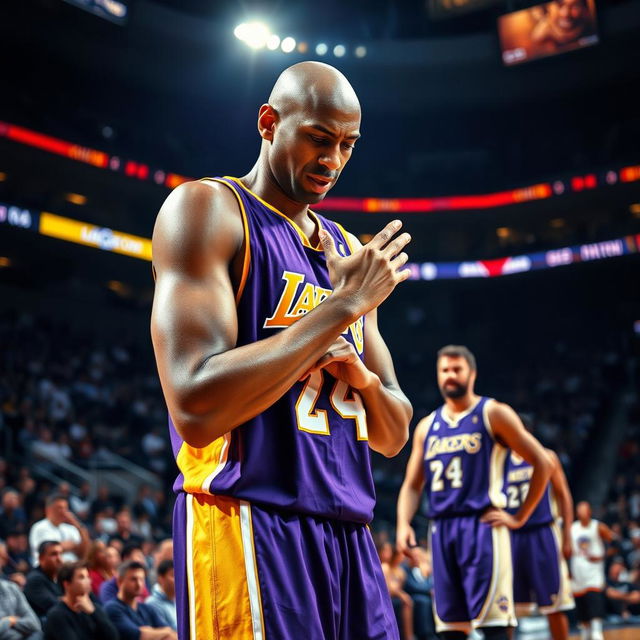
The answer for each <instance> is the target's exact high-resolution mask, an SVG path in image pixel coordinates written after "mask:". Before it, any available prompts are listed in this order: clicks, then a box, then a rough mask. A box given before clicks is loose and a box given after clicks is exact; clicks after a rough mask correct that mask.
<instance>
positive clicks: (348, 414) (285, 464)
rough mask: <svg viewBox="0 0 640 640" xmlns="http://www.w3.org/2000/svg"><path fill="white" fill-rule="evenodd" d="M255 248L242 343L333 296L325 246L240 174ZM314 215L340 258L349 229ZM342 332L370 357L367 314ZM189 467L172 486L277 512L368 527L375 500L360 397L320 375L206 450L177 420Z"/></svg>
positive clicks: (235, 184) (179, 452) (244, 299)
mask: <svg viewBox="0 0 640 640" xmlns="http://www.w3.org/2000/svg"><path fill="white" fill-rule="evenodd" d="M216 180H217V181H218V182H221V183H224V184H226V185H227V186H228V187H229V188H230V189H231V190H232V191H233V192H234V194H235V196H236V198H237V200H238V204H239V206H240V209H241V212H242V217H243V223H244V227H245V238H246V244H247V251H246V254H245V265H244V276H243V281H242V283H241V285H240V291H239V292H238V300H237V313H238V342H237V346H242V345H244V344H249V343H252V342H256V341H258V340H262V339H265V338H268V337H269V336H272V335H274V333H276V332H279V331H282V330H283V329H285V328H286V327H288V326H290V325H291V324H293V322H295V321H296V320H297V319H299V318H300V317H301V316H302V315H304V314H305V313H307V312H308V311H310V310H312V309H313V308H314V307H316V306H317V305H318V304H321V303H322V301H323V300H324V299H325V298H327V297H328V296H329V295H330V294H331V282H330V280H329V275H328V270H327V265H326V260H325V256H324V253H323V251H322V249H320V248H316V247H312V246H311V244H310V243H309V241H308V239H307V238H306V236H305V235H304V233H303V232H302V230H301V229H300V228H299V227H298V226H297V225H296V224H295V223H293V222H292V221H291V220H290V219H289V218H287V217H286V216H285V215H284V214H282V213H281V212H279V211H278V210H277V209H275V208H274V207H272V206H271V205H269V204H268V203H266V202H264V201H263V200H262V199H261V198H259V197H258V196H257V195H256V194H254V193H252V192H251V191H249V190H248V189H246V188H245V187H244V185H242V184H241V182H240V181H239V180H237V179H235V178H217V179H216ZM311 215H313V216H314V217H315V218H316V220H317V223H318V224H319V225H320V226H321V227H322V228H323V229H325V230H326V231H328V232H329V233H330V234H331V236H332V237H333V240H334V242H335V245H336V248H337V250H338V252H339V253H341V254H342V255H349V254H350V253H351V248H350V246H349V239H348V236H347V234H346V232H345V231H344V229H343V228H342V227H341V226H340V225H338V224H337V223H335V222H332V221H330V220H327V219H325V218H324V217H322V216H319V215H316V214H311ZM343 336H344V337H345V338H346V339H347V340H348V341H349V342H351V343H352V344H353V345H354V347H355V349H356V351H357V352H358V354H359V355H360V357H361V358H363V356H364V318H360V319H359V320H357V321H356V322H355V323H353V324H352V325H351V326H350V327H349V328H348V329H347V330H346V331H345V332H344V333H343ZM170 431H171V436H172V442H173V450H174V454H175V456H176V461H177V464H178V467H179V469H180V471H181V474H180V476H179V477H178V479H177V480H176V484H175V485H174V488H175V489H176V490H178V491H186V492H188V493H211V494H222V495H229V496H233V497H235V498H239V499H242V500H247V501H249V502H253V503H257V504H261V505H264V506H267V507H272V508H276V509H284V510H290V511H295V512H298V513H307V514H311V515H317V516H321V517H326V518H334V519H339V520H347V521H353V522H362V523H366V522H369V521H370V520H371V518H372V512H373V506H374V503H375V491H374V485H373V479H372V476H371V466H370V457H369V445H368V440H367V423H366V415H365V410H364V406H363V403H362V400H361V398H360V396H359V394H358V393H357V392H356V391H354V390H353V389H351V388H350V387H348V385H346V384H345V383H343V382H341V381H337V380H335V379H334V378H333V377H332V376H330V375H329V374H328V373H326V372H324V371H319V372H316V373H314V374H312V375H311V376H308V377H307V378H305V379H304V380H302V381H299V382H296V383H295V384H294V385H293V386H292V387H291V389H290V390H289V391H288V392H287V393H286V394H285V395H284V396H283V397H282V398H280V400H278V401H277V402H276V403H275V404H274V405H272V406H271V407H269V408H268V409H267V410H266V411H264V412H263V413H261V414H260V415H258V416H256V417H255V418H253V419H252V420H250V421H249V422H247V423H245V424H243V425H241V426H239V427H237V428H236V429H233V430H232V431H230V432H229V433H227V434H225V435H224V436H223V437H221V438H219V439H218V440H216V441H215V442H213V443H211V444H210V445H208V446H207V447H205V448H203V449H196V448H194V447H190V446H189V445H188V444H187V443H185V442H183V441H182V439H181V438H180V436H179V435H178V434H177V432H176V430H175V428H174V427H173V424H172V423H171V421H170Z"/></svg>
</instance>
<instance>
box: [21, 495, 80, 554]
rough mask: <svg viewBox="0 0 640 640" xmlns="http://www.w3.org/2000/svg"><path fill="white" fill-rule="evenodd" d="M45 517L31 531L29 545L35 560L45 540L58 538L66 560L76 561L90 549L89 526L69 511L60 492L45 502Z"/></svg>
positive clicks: (67, 504)
mask: <svg viewBox="0 0 640 640" xmlns="http://www.w3.org/2000/svg"><path fill="white" fill-rule="evenodd" d="M44 513H45V517H44V518H43V519H42V520H40V521H39V522H36V523H35V524H34V525H33V526H32V527H31V531H30V532H29V545H30V547H31V553H32V554H33V561H34V562H35V560H36V558H37V552H38V547H39V546H40V544H41V543H42V542H44V541H45V540H57V541H58V542H59V543H60V544H61V545H62V551H63V556H62V559H63V561H64V562H76V561H77V560H79V559H80V558H84V557H85V556H86V554H87V551H89V532H88V531H87V528H86V527H85V526H84V525H83V524H82V523H81V522H80V521H79V520H78V518H76V516H75V515H73V513H71V511H69V503H68V502H67V500H66V498H64V497H63V496H61V495H59V494H54V495H52V496H49V497H48V498H47V500H46V503H45V512H44Z"/></svg>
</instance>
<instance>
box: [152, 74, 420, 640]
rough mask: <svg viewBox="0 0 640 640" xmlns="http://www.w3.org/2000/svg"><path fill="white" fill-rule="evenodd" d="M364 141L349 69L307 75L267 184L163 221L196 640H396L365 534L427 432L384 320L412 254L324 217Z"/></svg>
mask: <svg viewBox="0 0 640 640" xmlns="http://www.w3.org/2000/svg"><path fill="white" fill-rule="evenodd" d="M359 129H360V105H359V102H358V99H357V97H356V94H355V92H354V90H353V88H352V87H351V85H350V84H349V82H348V81H347V79H346V78H345V77H344V76H343V75H342V74H341V73H340V72H339V71H337V70H336V69H334V68H333V67H330V66H328V65H325V64H320V63H316V62H303V63H300V64H297V65H294V66H293V67H290V68H289V69H287V70H285V71H284V72H283V73H282V75H281V76H280V77H279V78H278V80H277V82H276V84H275V86H274V88H273V90H272V92H271V95H270V96H269V100H268V102H267V103H266V104H264V105H262V106H261V107H260V110H259V113H258V132H259V134H260V137H261V139H262V140H261V147H260V155H259V157H258V160H257V162H256V164H255V165H254V167H253V168H252V169H251V171H249V173H248V174H247V175H245V176H244V177H242V178H240V179H238V178H231V177H225V178H212V179H203V180H200V181H198V182H191V183H187V184H184V185H182V186H180V187H178V188H177V189H176V190H175V191H173V193H171V195H170V196H169V197H168V198H167V201H166V202H165V203H164V205H163V207H162V209H161V211H160V213H159V215H158V219H157V222H156V226H155V230H154V235H153V267H154V272H155V276H156V290H155V297H154V304H153V313H152V321H151V331H152V338H153V344H154V349H155V354H156V359H157V364H158V371H159V374H160V380H161V382H162V388H163V391H164V395H165V398H166V401H167V406H168V409H169V414H170V422H169V427H170V431H171V437H172V442H173V449H174V453H175V456H176V461H177V464H178V467H179V469H180V472H181V473H180V475H179V477H178V479H177V481H176V484H175V489H176V491H177V493H178V495H177V501H176V507H175V512H174V545H175V552H174V559H175V579H176V600H177V609H178V630H179V637H180V639H181V640H186V639H187V638H189V639H190V640H211V639H212V638H216V639H227V638H228V639H233V640H245V639H249V638H252V639H259V638H260V639H262V638H267V639H268V640H276V639H277V640H289V639H290V640H300V639H301V638H304V639H305V640H331V639H342V640H355V639H356V638H358V639H363V640H364V639H373V638H379V639H381V640H382V639H385V640H387V639H389V638H391V639H394V638H397V637H398V631H397V626H396V622H395V619H394V616H393V611H392V608H391V604H390V599H389V595H388V593H387V589H386V586H385V582H384V578H383V575H382V571H381V568H380V563H379V561H378V558H377V554H376V550H375V547H374V545H373V542H372V539H371V535H370V532H369V530H368V528H367V526H366V525H367V523H368V522H369V521H370V520H371V517H372V510H373V506H374V502H375V493H374V486H373V480H372V476H371V468H370V460H369V455H370V454H369V449H370V448H371V449H374V450H375V451H378V452H380V453H382V454H383V455H385V456H394V455H396V454H397V453H398V451H400V449H401V448H402V447H403V445H404V444H405V443H406V441H407V439H408V425H409V420H410V419H411V414H412V409H411V405H410V403H409V402H408V400H407V398H406V397H405V396H404V394H403V393H402V391H401V390H400V388H399V386H398V382H397V380H396V376H395V373H394V369H393V363H392V360H391V356H390V354H389V351H388V350H387V347H386V346H385V343H384V341H383V339H382V337H381V336H380V333H379V331H378V326H377V320H376V308H377V307H378V306H379V305H380V304H381V303H382V302H383V301H384V300H385V299H386V298H387V297H388V296H389V295H390V294H391V292H392V291H393V290H394V288H395V287H396V286H397V285H398V284H399V283H400V282H402V281H404V280H406V279H407V277H408V272H407V271H406V270H404V269H403V268H402V267H403V265H404V264H405V262H406V261H407V254H406V253H405V252H404V251H403V249H404V247H405V246H406V245H407V243H408V242H409V241H410V237H409V235H408V234H406V233H399V232H400V227H401V224H400V222H399V221H394V222H391V223H389V224H388V225H387V226H386V227H385V228H384V229H382V230H381V231H380V232H379V233H378V234H377V235H376V236H375V237H374V238H373V239H372V240H371V241H370V242H369V243H368V244H367V245H366V246H364V247H363V246H362V245H360V244H359V242H358V241H357V240H356V238H354V236H352V235H351V234H349V233H347V232H346V231H345V230H344V229H343V228H342V227H341V226H340V225H339V224H337V223H335V222H332V221H330V220H327V219H326V218H324V217H322V216H320V215H318V214H316V213H314V212H313V211H312V210H311V209H310V208H309V207H310V205H314V204H315V203H318V202H320V201H321V200H322V199H323V198H324V197H325V195H326V194H327V193H328V191H329V190H330V189H331V188H332V187H333V185H334V184H335V183H336V181H337V179H338V177H339V176H340V174H341V172H342V170H343V169H344V167H345V165H346V164H347V162H348V161H349V159H350V158H351V154H352V153H353V149H354V145H355V144H356V141H357V140H358V138H359V137H360V131H359Z"/></svg>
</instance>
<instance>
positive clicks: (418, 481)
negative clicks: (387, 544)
mask: <svg viewBox="0 0 640 640" xmlns="http://www.w3.org/2000/svg"><path fill="white" fill-rule="evenodd" d="M431 419H432V417H431V416H429V417H428V418H424V419H423V420H421V421H420V422H419V423H418V426H417V427H416V430H415V432H414V434H413V445H412V448H411V456H410V457H409V462H408V464H407V472H406V474H405V477H404V482H403V483H402V487H400V494H399V495H398V508H397V509H398V521H397V524H396V545H397V547H398V551H402V553H404V554H405V555H411V548H412V547H415V546H416V545H417V541H416V534H415V532H414V530H413V528H412V527H411V521H412V520H413V516H415V514H416V511H417V510H418V507H419V505H420V497H421V496H422V490H423V489H424V466H423V465H424V461H423V458H424V439H425V437H426V433H427V430H428V427H429V424H430V423H431Z"/></svg>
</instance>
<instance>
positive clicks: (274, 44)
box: [267, 33, 280, 51]
mask: <svg viewBox="0 0 640 640" xmlns="http://www.w3.org/2000/svg"><path fill="white" fill-rule="evenodd" d="M279 46H280V36H277V35H276V34H275V33H272V34H271V35H270V36H269V37H268V38H267V49H269V51H275V50H276V49H277V48H278V47H279Z"/></svg>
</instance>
